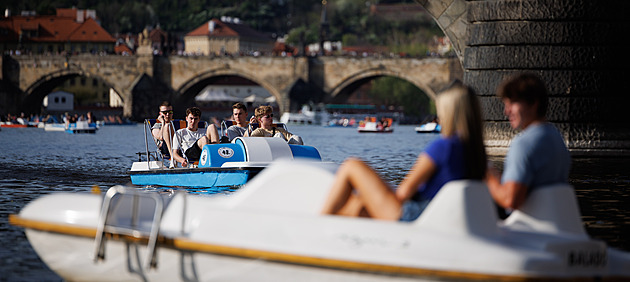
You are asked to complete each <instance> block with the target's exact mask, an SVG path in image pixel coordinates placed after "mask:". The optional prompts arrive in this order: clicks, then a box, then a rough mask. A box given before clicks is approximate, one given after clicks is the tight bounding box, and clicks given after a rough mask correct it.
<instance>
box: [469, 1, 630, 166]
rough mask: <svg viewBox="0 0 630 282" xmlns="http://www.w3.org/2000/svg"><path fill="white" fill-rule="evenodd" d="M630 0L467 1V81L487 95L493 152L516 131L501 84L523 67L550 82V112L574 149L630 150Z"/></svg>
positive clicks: (583, 152)
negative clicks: (629, 51)
mask: <svg viewBox="0 0 630 282" xmlns="http://www.w3.org/2000/svg"><path fill="white" fill-rule="evenodd" d="M629 7H630V1H623V0H619V1H612V0H611V1H598V0H497V1H467V11H468V13H467V21H468V26H467V29H468V32H467V43H466V46H465V48H464V52H463V67H464V81H465V82H466V83H467V84H469V85H471V86H473V87H474V88H475V89H476V90H477V91H478V92H479V95H480V96H481V99H482V103H483V106H484V110H485V119H486V121H487V123H486V138H487V145H488V150H489V153H490V154H495V155H502V154H504V153H505V152H506V149H507V146H508V145H509V140H510V139H511V138H512V137H513V135H514V133H515V132H514V131H513V130H511V128H510V126H509V123H508V122H507V121H506V118H505V116H504V114H503V106H502V103H501V101H500V100H499V99H498V98H496V96H495V91H496V88H497V86H498V85H499V84H500V83H501V81H502V80H503V79H504V78H506V77H507V76H509V75H512V74H514V73H518V72H524V71H527V72H534V73H536V74H538V75H540V76H541V77H542V78H543V79H544V80H545V81H546V83H547V85H548V89H549V92H550V104H549V108H548V113H547V118H548V120H549V121H551V122H553V123H554V124H555V125H556V126H557V127H558V128H559V129H560V130H561V132H562V134H563V135H564V137H565V139H566V142H567V144H568V147H569V149H570V150H571V153H572V155H573V156H628V155H630V130H629V128H630V126H628V123H627V122H628V120H630V119H629V118H628V117H627V116H628V112H626V111H628V100H629V99H627V98H626V97H628V96H629V95H630V91H629V90H630V89H629V87H628V86H629V85H630V84H628V83H625V79H629V76H628V75H629V74H630V73H629V71H628V70H629V68H630V65H629V64H628V63H629V59H628V56H627V55H626V54H625V52H624V51H625V50H623V49H622V48H621V47H622V43H623V42H624V39H623V38H624V37H625V35H626V34H627V31H628V27H630V25H629V23H630V21H629V19H630V17H628V15H627V14H626V13H627V12H628V11H630V9H628V8H629Z"/></svg>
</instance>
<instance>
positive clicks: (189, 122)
mask: <svg viewBox="0 0 630 282" xmlns="http://www.w3.org/2000/svg"><path fill="white" fill-rule="evenodd" d="M200 119H201V110H199V109H198V108H197V107H192V108H188V109H187V110H186V128H182V129H180V130H177V133H176V134H175V138H174V140H173V149H172V151H171V153H172V156H173V158H174V159H175V161H177V162H179V163H180V164H181V165H182V167H186V166H188V163H189V162H194V161H198V160H199V157H200V156H201V150H202V148H203V146H204V145H207V144H217V143H219V134H218V132H217V129H216V127H215V126H213V125H208V126H207V128H206V129H203V128H199V120H200ZM180 149H181V151H183V152H184V155H182V154H181V153H180Z"/></svg>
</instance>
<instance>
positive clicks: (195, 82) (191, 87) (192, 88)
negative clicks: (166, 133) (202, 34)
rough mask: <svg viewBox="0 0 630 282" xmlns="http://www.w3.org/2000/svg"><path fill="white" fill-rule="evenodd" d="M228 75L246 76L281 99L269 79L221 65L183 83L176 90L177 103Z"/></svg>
mask: <svg viewBox="0 0 630 282" xmlns="http://www.w3.org/2000/svg"><path fill="white" fill-rule="evenodd" d="M226 76H238V77H242V78H245V79H247V80H250V81H252V82H254V83H256V84H258V85H260V86H261V87H263V88H264V89H265V90H267V91H268V92H269V93H270V94H271V95H272V96H274V97H275V98H276V99H277V100H279V99H280V97H281V92H280V91H279V90H278V89H276V88H275V87H273V86H272V85H271V84H270V83H268V82H267V81H265V80H262V79H259V77H258V76H256V75H255V74H253V73H250V72H249V71H246V70H242V69H238V68H230V67H220V68H216V69H212V70H209V71H206V72H204V73H201V74H199V75H197V76H195V77H193V78H192V79H190V80H188V81H186V82H185V83H184V84H182V86H181V87H180V88H179V89H177V90H176V93H177V94H176V95H177V97H176V100H177V101H178V102H177V103H179V104H180V105H181V104H182V103H183V104H185V103H187V102H188V101H190V100H191V99H193V98H194V97H195V96H197V94H199V92H201V90H203V88H204V87H206V86H207V85H208V84H210V83H212V81H213V79H216V78H220V77H226Z"/></svg>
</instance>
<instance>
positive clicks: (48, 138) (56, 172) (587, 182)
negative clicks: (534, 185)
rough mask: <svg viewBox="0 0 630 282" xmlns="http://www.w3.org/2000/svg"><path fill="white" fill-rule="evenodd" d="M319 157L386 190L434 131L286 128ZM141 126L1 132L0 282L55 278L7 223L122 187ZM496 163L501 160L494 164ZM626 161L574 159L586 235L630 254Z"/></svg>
mask: <svg viewBox="0 0 630 282" xmlns="http://www.w3.org/2000/svg"><path fill="white" fill-rule="evenodd" d="M289 131H291V132H293V133H295V134H298V135H300V136H302V137H303V139H304V141H305V143H306V144H307V145H311V146H315V147H316V148H317V149H319V151H320V153H321V155H322V157H323V160H324V161H330V162H335V163H341V162H342V161H343V160H344V159H345V158H347V157H350V156H355V157H360V158H362V159H364V160H366V161H367V162H368V163H369V164H370V165H371V166H372V167H374V168H375V169H376V170H377V171H378V172H379V173H380V174H381V175H382V176H383V177H384V178H385V179H386V180H387V181H389V182H390V183H392V185H396V184H398V183H399V182H400V181H401V180H402V179H403V177H404V176H405V174H406V173H407V171H408V170H409V169H410V168H411V165H412V164H413V162H414V161H415V160H416V158H417V156H418V153H419V152H421V151H422V149H423V148H424V147H425V146H426V145H427V144H428V143H429V142H431V141H432V140H433V139H435V138H436V137H437V135H435V134H418V133H416V132H415V131H414V126H396V127H395V130H394V133H392V134H368V133H362V134H360V133H358V132H357V131H356V129H354V128H328V127H320V126H290V127H289ZM143 132H144V131H143V127H142V125H134V126H105V127H102V128H101V129H100V130H99V131H98V132H97V133H96V134H75V135H73V134H67V133H64V132H45V131H44V130H43V129H38V128H2V130H1V131H0V281H60V280H61V278H59V277H58V276H57V275H56V274H55V273H53V272H52V271H51V270H49V269H48V267H47V266H46V265H45V264H44V263H43V262H42V261H41V260H40V259H39V257H38V256H37V254H36V253H35V251H34V250H33V248H32V247H31V246H30V244H29V243H28V240H27V239H26V236H25V235H24V231H23V230H22V229H21V228H18V227H14V226H11V225H9V223H8V216H9V214H17V213H18V212H19V211H20V209H22V208H23V207H24V206H25V205H26V204H27V203H28V202H30V201H32V200H33V199H35V198H37V197H40V196H41V195H44V194H48V193H55V192H62V191H63V192H86V191H90V190H91V187H92V186H93V185H98V186H100V187H101V188H102V189H106V188H108V187H110V186H113V185H117V184H127V183H129V176H128V175H127V170H128V169H129V167H130V166H131V163H132V162H133V161H134V160H137V159H138V157H137V155H136V153H137V152H142V151H145V144H144V137H143ZM493 161H494V162H495V163H496V165H497V166H499V167H500V166H501V161H502V159H493ZM627 164H628V161H627V160H625V159H603V160H602V159H579V160H574V162H573V169H572V176H571V183H572V184H573V185H574V186H575V187H576V191H577V195H578V199H579V202H580V207H581V209H582V214H583V220H584V222H585V226H586V228H587V231H588V232H589V233H590V234H591V235H592V236H594V237H596V238H599V239H602V240H605V241H607V242H608V243H609V244H610V245H612V246H615V247H618V248H621V249H624V250H628V251H630V246H629V241H630V240H629V239H628V238H627V237H630V236H628V235H630V233H629V232H628V228H629V227H628V226H630V224H629V223H630V206H629V205H628V204H629V203H630V196H629V195H628V192H629V191H630V190H629V188H630V180H629V175H630V173H628V172H629V169H628V165H627Z"/></svg>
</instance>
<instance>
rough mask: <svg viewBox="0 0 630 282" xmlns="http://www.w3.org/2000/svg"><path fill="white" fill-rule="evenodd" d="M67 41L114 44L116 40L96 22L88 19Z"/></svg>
mask: <svg viewBox="0 0 630 282" xmlns="http://www.w3.org/2000/svg"><path fill="white" fill-rule="evenodd" d="M68 40H69V41H71V42H72V41H79V42H87V41H89V42H115V41H116V39H114V37H112V36H111V35H110V34H109V33H108V32H107V31H105V30H104V29H103V28H102V27H101V26H100V25H99V24H98V23H96V21H95V20H94V19H92V18H88V19H86V20H85V22H83V23H82V24H81V25H80V26H79V27H78V28H77V29H75V30H74V31H73V32H72V33H71V34H70V37H69V38H68Z"/></svg>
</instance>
